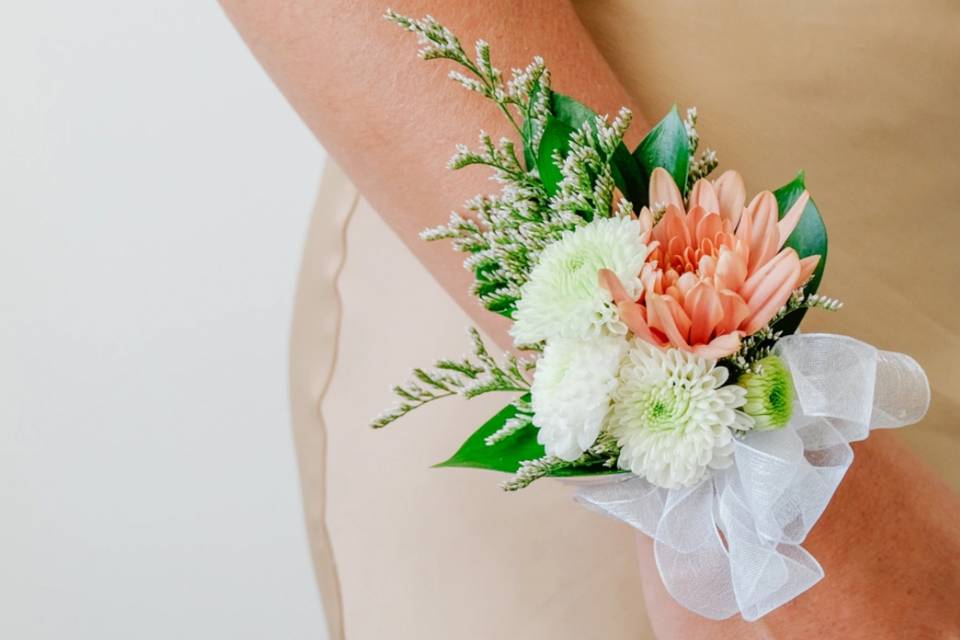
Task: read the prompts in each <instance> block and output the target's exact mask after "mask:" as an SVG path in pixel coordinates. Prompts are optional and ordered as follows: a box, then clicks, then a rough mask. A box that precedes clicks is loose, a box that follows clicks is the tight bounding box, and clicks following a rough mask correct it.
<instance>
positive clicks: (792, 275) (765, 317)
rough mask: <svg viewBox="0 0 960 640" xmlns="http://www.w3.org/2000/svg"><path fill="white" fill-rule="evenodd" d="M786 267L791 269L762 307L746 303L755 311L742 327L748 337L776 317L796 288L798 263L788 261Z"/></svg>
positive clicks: (798, 272) (796, 261) (797, 261)
mask: <svg viewBox="0 0 960 640" xmlns="http://www.w3.org/2000/svg"><path fill="white" fill-rule="evenodd" d="M787 265H788V266H789V267H790V268H791V269H790V271H789V272H788V273H787V274H786V275H785V276H784V277H783V279H782V280H781V283H780V288H779V289H777V290H776V291H774V292H773V293H772V294H771V295H770V296H769V297H767V299H766V300H765V301H764V302H763V305H762V306H760V307H759V308H756V307H754V305H753V304H752V302H753V300H751V301H750V302H748V303H747V304H748V305H750V307H751V309H755V311H754V312H753V315H752V316H750V318H748V319H747V321H746V324H745V325H744V327H743V329H744V331H746V332H747V334H748V335H749V334H751V333H754V332H755V331H759V330H760V329H762V328H763V327H764V326H766V324H767V323H768V322H770V319H771V318H773V316H774V315H776V313H777V311H779V310H780V308H781V307H783V305H784V304H786V302H787V299H788V298H789V297H790V294H792V293H793V290H794V289H795V288H796V285H795V284H794V283H795V282H796V281H797V278H799V277H800V261H799V260H796V259H795V260H794V261H793V262H789V261H788V262H787Z"/></svg>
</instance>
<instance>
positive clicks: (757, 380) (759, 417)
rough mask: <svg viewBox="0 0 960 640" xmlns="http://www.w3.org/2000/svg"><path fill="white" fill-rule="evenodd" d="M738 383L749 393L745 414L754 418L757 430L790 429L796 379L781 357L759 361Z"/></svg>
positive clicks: (769, 357) (768, 357) (744, 407)
mask: <svg viewBox="0 0 960 640" xmlns="http://www.w3.org/2000/svg"><path fill="white" fill-rule="evenodd" d="M737 384H738V385H740V386H741V387H743V388H744V389H746V390H747V403H746V404H745V405H744V406H743V407H742V411H743V412H744V413H746V414H747V415H748V416H750V417H751V418H753V422H754V429H758V430H760V431H771V430H773V429H780V428H781V427H784V426H786V424H787V422H789V421H790V416H791V415H793V379H792V378H791V377H790V372H789V371H787V368H786V366H784V364H783V360H781V359H780V358H779V357H778V356H774V355H769V356H767V357H766V358H763V359H762V360H758V361H757V362H756V363H755V364H754V366H753V368H752V370H751V371H748V372H746V373H744V374H743V375H741V376H740V379H739V380H737Z"/></svg>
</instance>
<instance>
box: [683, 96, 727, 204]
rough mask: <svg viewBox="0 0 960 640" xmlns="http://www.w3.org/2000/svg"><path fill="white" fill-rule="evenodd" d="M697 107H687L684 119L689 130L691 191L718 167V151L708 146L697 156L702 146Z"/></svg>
mask: <svg viewBox="0 0 960 640" xmlns="http://www.w3.org/2000/svg"><path fill="white" fill-rule="evenodd" d="M698 117H699V116H698V113H697V108H696V107H690V108H689V109H687V115H686V118H684V120H683V126H684V128H685V129H686V130H687V142H688V143H689V144H690V164H689V166H688V167H687V189H686V191H688V192H689V191H690V189H692V188H693V185H695V184H696V183H697V180H701V179H703V178H706V177H707V176H709V175H710V174H711V173H713V170H714V169H716V168H717V165H718V164H719V161H718V160H717V152H716V151H714V150H713V149H710V148H707V149H705V150H704V151H703V153H702V154H700V157H699V158H698V157H697V148H698V147H699V146H700V134H699V133H698V132H697V118H698Z"/></svg>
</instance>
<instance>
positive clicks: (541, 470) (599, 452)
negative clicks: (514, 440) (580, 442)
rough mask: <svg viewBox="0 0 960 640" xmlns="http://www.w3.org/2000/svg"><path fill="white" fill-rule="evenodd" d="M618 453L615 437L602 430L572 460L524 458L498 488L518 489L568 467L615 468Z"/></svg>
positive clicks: (551, 457)
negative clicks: (593, 441) (594, 440)
mask: <svg viewBox="0 0 960 640" xmlns="http://www.w3.org/2000/svg"><path fill="white" fill-rule="evenodd" d="M619 455H620V446H619V445H618V444H617V440H616V438H614V437H613V436H612V435H610V434H609V433H606V432H602V433H601V434H600V436H599V437H598V438H597V441H596V442H595V443H594V444H593V446H592V447H590V448H589V449H587V451H586V452H585V453H584V454H583V455H582V456H580V457H579V458H577V459H576V460H574V461H573V462H567V461H566V460H561V459H560V458H556V457H554V456H543V457H542V458H536V459H534V460H524V461H523V462H521V463H520V467H519V468H518V469H517V471H516V473H514V474H513V475H512V476H510V477H509V478H507V479H506V480H504V481H503V482H501V483H500V488H501V489H503V490H504V491H519V490H520V489H524V488H526V487H529V486H530V485H531V484H533V483H534V482H535V481H537V480H539V479H540V478H544V477H546V476H549V475H553V474H555V473H556V472H557V471H561V470H563V469H568V468H570V467H595V466H602V467H604V468H607V469H615V468H616V466H617V458H618V456H619Z"/></svg>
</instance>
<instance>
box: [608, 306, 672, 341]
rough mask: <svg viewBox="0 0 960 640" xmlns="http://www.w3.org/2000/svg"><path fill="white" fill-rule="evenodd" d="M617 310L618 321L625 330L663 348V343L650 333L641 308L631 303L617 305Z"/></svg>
mask: <svg viewBox="0 0 960 640" xmlns="http://www.w3.org/2000/svg"><path fill="white" fill-rule="evenodd" d="M617 309H619V311H620V319H621V320H623V322H624V324H626V325H627V328H628V329H630V331H632V332H633V335H635V336H637V337H638V338H640V339H641V340H646V341H647V342H649V343H650V344H652V345H656V346H658V347H662V346H665V343H664V341H663V340H660V339H659V338H657V337H656V336H655V335H653V333H652V332H651V331H650V327H649V326H648V325H647V319H646V318H645V317H644V315H645V314H644V311H643V306H641V305H639V304H634V303H632V302H621V303H620V304H618V305H617Z"/></svg>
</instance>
